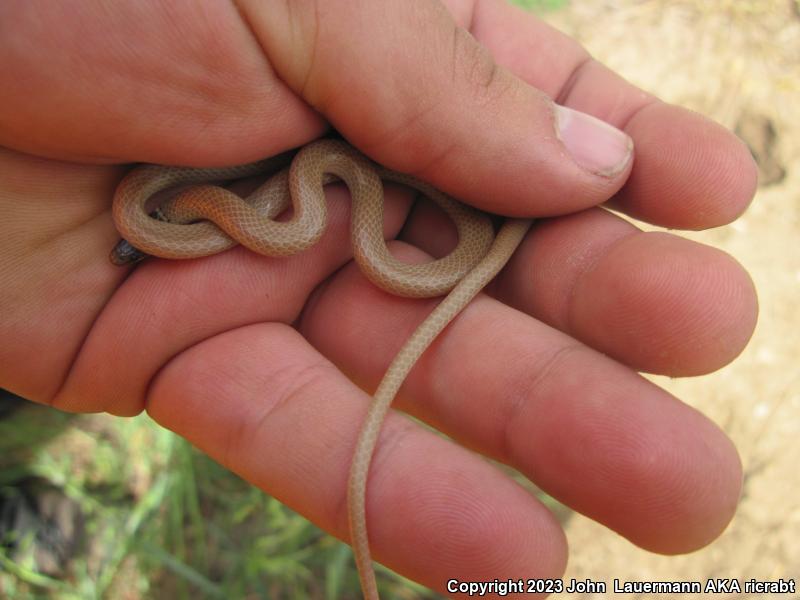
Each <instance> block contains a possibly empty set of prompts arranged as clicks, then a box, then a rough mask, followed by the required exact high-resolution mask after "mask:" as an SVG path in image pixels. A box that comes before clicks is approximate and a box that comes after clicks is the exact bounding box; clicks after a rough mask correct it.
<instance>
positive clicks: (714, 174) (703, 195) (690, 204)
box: [447, 0, 757, 229]
mask: <svg viewBox="0 0 800 600" xmlns="http://www.w3.org/2000/svg"><path fill="white" fill-rule="evenodd" d="M447 4H448V5H449V6H450V8H451V10H452V11H453V12H454V14H455V15H456V18H457V19H458V20H459V22H460V24H461V25H462V26H468V27H469V28H470V30H471V31H472V33H473V34H474V35H475V37H476V38H477V39H478V41H479V42H480V43H482V44H483V45H485V46H486V47H487V48H488V49H489V51H490V52H491V53H492V55H493V56H494V57H495V59H496V60H497V62H498V63H499V64H501V65H503V66H505V67H506V68H508V69H509V70H511V71H512V72H513V73H515V74H516V75H517V76H518V77H520V78H521V79H523V80H524V81H526V82H527V83H529V84H530V85H532V86H534V87H536V88H539V89H541V90H542V91H544V92H545V93H547V94H548V95H549V96H550V97H551V98H554V99H556V101H557V102H559V103H562V104H565V105H567V106H569V107H571V108H574V109H577V110H579V111H582V112H585V113H588V114H591V115H593V116H595V117H597V118H599V119H602V120H603V121H605V122H607V123H610V124H612V125H614V126H615V127H618V128H620V129H623V130H624V131H625V133H627V134H628V135H629V136H630V137H631V138H632V139H633V142H634V146H635V148H636V160H635V164H634V167H633V170H632V171H631V176H630V178H629V179H628V181H627V183H626V184H625V186H624V187H623V188H622V190H621V191H620V193H619V194H617V196H616V197H615V198H614V201H613V205H614V206H615V207H617V208H619V209H620V210H623V211H625V212H626V213H628V214H629V215H631V216H633V217H636V218H638V219H642V220H645V221H649V222H651V223H656V224H659V225H663V226H665V227H675V228H682V229H703V228H706V227H713V226H717V225H722V224H725V223H728V222H730V221H732V220H733V219H735V218H736V217H737V216H738V215H740V214H741V213H742V212H743V211H744V210H745V208H747V205H748V204H749V203H750V201H751V200H752V198H753V195H754V193H755V188H756V178H757V177H756V168H755V163H754V161H753V159H752V157H751V155H750V152H749V151H748V149H747V148H746V146H745V145H744V144H743V143H742V142H741V141H740V140H738V139H737V138H736V137H735V136H734V135H733V134H732V133H730V132H729V131H727V130H726V129H724V128H723V127H721V126H719V125H717V124H716V123H714V122H712V121H711V120H709V119H706V118H704V117H702V116H700V115H698V114H696V113H693V112H691V111H688V110H685V109H682V108H679V107H676V106H670V105H668V104H664V103H662V102H660V101H659V100H658V99H656V98H654V97H653V96H651V95H650V94H647V93H645V92H643V91H642V90H641V89H639V88H637V87H636V86H634V85H631V84H630V83H628V82H627V81H625V80H624V79H623V78H622V77H620V76H619V75H618V74H617V73H615V72H613V71H611V70H610V69H608V68H607V67H605V66H604V65H602V64H600V63H598V62H597V61H595V60H593V59H592V58H591V57H590V56H589V54H588V53H587V52H586V50H585V49H583V48H582V47H581V46H580V45H579V44H578V43H577V42H575V40H573V39H572V38H570V37H568V36H566V35H564V34H563V33H560V32H558V31H556V30H555V29H553V28H552V27H550V26H549V25H547V24H546V23H544V22H542V21H541V20H539V19H537V18H536V17H534V16H533V15H531V14H529V13H527V12H525V11H523V10H521V9H519V8H517V7H515V6H512V5H510V4H509V3H508V2H505V1H504V0H489V1H483V2H461V1H458V0H448V1H447Z"/></svg>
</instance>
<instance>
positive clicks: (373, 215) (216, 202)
mask: <svg viewBox="0 0 800 600" xmlns="http://www.w3.org/2000/svg"><path fill="white" fill-rule="evenodd" d="M283 162H285V158H281V157H277V158H275V159H267V160H264V161H260V162H257V163H251V164H247V165H241V166H236V167H222V168H210V169H201V168H184V167H165V166H160V165H145V166H142V167H139V168H137V169H134V170H133V171H131V173H129V174H128V175H127V176H126V177H125V178H124V179H123V180H122V182H121V183H120V184H119V187H118V188H117V191H116V194H115V196H114V204H113V218H114V223H115V225H116V227H117V229H118V230H119V232H120V234H121V235H122V237H123V238H124V240H125V241H127V244H130V246H133V248H134V249H137V250H138V251H140V252H142V253H145V255H154V256H159V257H162V258H175V259H177V258H196V257H199V256H208V255H210V254H216V253H217V252H221V251H223V250H225V249H227V248H230V247H231V246H234V245H236V244H237V243H238V244H242V245H244V246H246V247H248V248H250V249H251V250H253V251H255V252H258V253H260V254H265V255H268V256H287V255H291V254H295V253H297V252H302V251H303V250H305V249H306V248H308V247H310V246H312V245H313V244H315V243H316V242H317V240H319V238H320V236H321V235H322V233H323V231H324V229H325V226H326V223H327V210H326V204H325V195H324V191H323V186H324V185H325V184H326V183H328V182H331V181H335V180H339V179H340V180H342V181H344V183H345V184H346V185H347V187H348V188H349V190H350V194H351V196H352V202H353V206H352V220H351V237H352V243H353V254H354V257H355V259H356V261H357V262H358V265H359V267H360V268H361V270H362V271H363V272H364V274H365V275H366V276H367V277H368V278H369V279H370V281H372V282H373V283H374V284H375V285H377V286H379V287H380V288H382V289H384V290H386V291H387V292H390V293H392V294H396V295H399V296H406V297H416V298H422V297H433V296H440V295H442V294H445V293H447V292H449V294H448V295H447V297H446V298H445V299H444V300H443V301H442V302H441V303H439V305H438V306H437V307H436V308H435V309H434V310H433V312H431V313H430V314H429V315H428V317H427V318H426V319H425V320H424V321H423V322H422V324H421V325H420V326H419V327H418V328H417V329H416V330H415V331H414V333H413V334H412V335H411V337H410V338H409V339H408V341H406V343H405V344H404V345H403V347H402V348H401V349H400V351H399V352H398V354H397V356H395V358H394V359H393V360H392V363H391V365H390V366H389V368H388V370H387V371H386V374H385V375H384V377H383V380H382V381H381V383H380V385H379V386H378V389H377V390H376V392H375V395H374V398H373V401H372V404H371V405H370V408H369V411H368V413H367V416H366V417H365V419H364V423H363V425H362V428H361V433H360V434H359V438H358V442H357V444H356V449H355V451H354V454H353V461H352V466H351V469H350V479H349V483H348V488H347V492H348V505H349V517H350V536H351V542H352V545H353V551H354V553H355V557H356V565H357V567H358V572H359V577H360V579H361V586H362V590H363V593H364V597H365V598H367V599H368V600H375V599H377V598H378V590H377V585H376V582H375V574H374V571H373V569H372V558H371V556H370V549H369V541H368V538H367V522H366V506H365V501H366V485H367V472H368V470H369V465H370V461H371V459H372V454H373V451H374V449H375V445H376V443H377V441H378V436H379V434H380V429H381V424H382V423H383V420H384V418H385V416H386V413H387V411H388V409H389V406H390V405H391V403H392V400H393V399H394V397H395V395H396V394H397V391H398V389H399V388H400V386H401V385H402V383H403V381H404V380H405V378H406V376H407V375H408V373H409V371H410V370H411V368H412V367H413V366H414V364H415V363H416V361H417V360H418V359H419V357H420V356H421V355H422V353H423V352H424V351H425V349H426V348H427V347H428V346H429V345H430V343H431V342H432V341H433V340H434V339H435V338H436V336H437V335H439V333H440V332H441V331H442V330H443V329H444V328H445V327H446V326H447V324H448V323H449V322H450V321H451V320H452V319H453V318H454V317H455V316H456V315H457V314H458V313H459V312H460V311H461V310H462V309H463V308H464V307H465V306H466V305H467V304H469V302H470V300H472V298H474V297H475V295H476V294H477V293H478V292H479V291H480V290H481V289H482V288H483V287H485V286H486V285H487V284H488V283H489V282H490V281H491V280H492V279H493V278H494V276H495V275H496V274H497V273H498V272H499V271H500V269H502V268H503V266H504V265H505V264H506V262H507V261H508V259H509V258H510V257H511V255H512V254H513V253H514V250H515V249H516V248H517V246H518V245H519V243H520V242H521V241H522V239H523V237H524V236H525V233H526V232H527V231H528V229H529V228H530V226H531V220H529V219H509V220H507V221H506V222H505V223H504V224H503V226H502V227H501V228H500V230H499V231H498V232H497V235H496V236H495V235H494V230H493V228H492V224H491V221H490V220H489V218H488V216H487V215H485V214H483V213H481V212H479V211H477V210H475V209H473V208H471V207H468V206H466V205H464V204H462V203H460V202H458V201H456V200H454V199H452V198H450V197H449V196H447V195H445V194H443V193H441V192H439V191H438V190H436V189H435V188H433V187H432V186H430V185H428V184H426V183H425V182H422V181H420V180H418V179H416V178H414V177H411V176H409V175H404V174H402V173H397V172H394V171H390V170H388V169H385V168H383V167H381V166H379V165H377V164H375V163H373V162H372V161H370V160H369V159H368V158H366V157H365V156H363V155H362V154H361V153H359V152H358V151H357V150H355V149H354V148H352V147H351V146H349V145H348V144H346V143H344V142H341V141H338V140H330V139H325V140H319V141H316V142H313V143H311V144H309V145H307V146H305V147H304V148H303V149H302V150H300V152H299V153H298V154H297V155H296V156H295V157H294V159H293V160H292V163H291V166H290V167H289V168H288V169H284V170H282V171H280V172H278V173H276V174H275V175H273V176H272V177H271V178H270V179H268V180H267V181H266V182H265V183H264V184H262V185H261V186H260V187H259V188H257V189H256V190H255V191H254V192H253V193H252V194H250V195H249V196H248V197H247V198H244V199H243V198H241V197H239V196H237V195H236V194H234V193H233V192H230V191H228V190H226V189H224V188H222V187H218V186H212V185H194V186H193V187H189V188H188V189H186V190H184V191H182V192H180V193H178V194H177V195H176V196H175V197H174V198H172V199H170V200H168V201H167V202H165V203H164V204H162V206H161V207H160V208H159V214H160V218H158V219H157V218H153V217H152V216H150V215H149V214H148V212H147V204H148V201H149V200H150V198H151V197H152V196H153V195H154V194H156V193H157V192H160V191H161V190H165V189H168V188H172V187H175V186H180V185H186V184H205V183H207V182H212V181H221V180H230V179H237V178H241V177H247V176H250V175H256V174H258V173H262V172H268V171H272V170H274V169H275V167H276V165H280V164H281V163H283ZM381 180H387V181H394V182H397V183H402V184H405V185H408V186H411V187H413V188H416V189H417V190H419V191H420V192H422V193H423V194H424V195H426V196H427V197H429V198H430V199H432V200H433V201H434V202H435V203H436V204H437V205H439V206H440V207H441V208H442V209H443V210H444V211H445V212H446V213H447V214H448V216H449V217H450V218H451V219H452V220H453V222H454V223H455V225H456V228H457V230H458V244H457V246H456V248H455V249H453V251H452V252H450V254H448V255H447V256H445V257H443V258H440V259H436V260H433V261H431V262H428V263H424V264H414V265H411V264H406V263H402V262H400V261H398V260H397V259H395V258H394V257H393V256H392V255H391V254H390V253H389V251H388V249H387V247H386V242H385V240H384V239H383V185H382V183H381ZM290 204H291V205H292V206H293V211H294V212H293V215H292V217H291V219H289V220H288V221H275V220H274V218H275V217H276V216H277V215H279V214H280V213H281V212H283V211H284V210H285V209H286V208H288V206H289V205H290ZM130 246H126V245H125V244H124V243H121V244H118V245H117V247H116V248H115V249H114V250H113V251H112V254H111V260H112V262H114V263H115V264H125V263H128V262H132V261H133V260H137V259H138V258H139V257H141V256H142V255H141V254H137V253H136V252H133V254H127V253H126V252H128V251H129V250H130ZM126 248H127V249H128V250H126Z"/></svg>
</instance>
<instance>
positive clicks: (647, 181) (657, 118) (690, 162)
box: [613, 102, 758, 229]
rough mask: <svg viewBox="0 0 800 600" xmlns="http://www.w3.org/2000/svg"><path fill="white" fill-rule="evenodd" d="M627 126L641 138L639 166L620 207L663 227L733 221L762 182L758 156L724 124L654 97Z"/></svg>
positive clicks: (621, 194) (616, 202)
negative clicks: (756, 161) (758, 168)
mask: <svg viewBox="0 0 800 600" xmlns="http://www.w3.org/2000/svg"><path fill="white" fill-rule="evenodd" d="M625 130H626V131H627V133H628V134H629V135H630V136H631V137H632V138H633V139H634V140H635V142H636V166H635V168H634V169H633V171H632V173H631V176H630V178H629V179H628V182H627V183H626V185H625V187H624V188H623V189H622V190H620V192H619V194H618V195H617V197H616V198H615V199H614V201H613V205H614V206H615V207H619V208H620V209H621V210H623V211H624V212H626V213H627V214H629V215H631V216H632V217H635V218H637V219H641V220H643V221H647V222H650V223H655V224H658V225H661V226H664V227H670V228H676V229H706V228H709V227H716V226H719V225H724V224H726V223H730V222H731V221H733V220H735V219H736V218H737V217H739V216H740V215H741V214H742V213H743V212H744V211H745V210H746V209H747V207H748V206H749V204H750V202H751V200H752V199H753V196H754V195H755V190H756V186H757V183H758V172H757V169H756V165H755V161H754V160H753V157H752V155H751V154H750V151H749V150H748V148H747V146H746V145H745V144H744V143H743V142H742V141H741V140H739V139H738V138H737V137H736V136H735V135H733V133H731V132H730V131H728V130H727V129H725V128H724V127H723V126H722V125H719V124H717V123H715V122H713V121H711V120H710V119H707V118H706V117H704V116H702V115H700V114H698V113H695V112H692V111H689V110H687V109H684V108H680V107H677V106H672V105H669V104H665V103H662V102H652V103H650V104H647V105H645V106H644V107H643V108H642V109H641V110H639V111H638V112H637V113H636V114H635V115H634V116H633V117H632V118H631V119H630V121H629V122H628V124H627V126H626V127H625Z"/></svg>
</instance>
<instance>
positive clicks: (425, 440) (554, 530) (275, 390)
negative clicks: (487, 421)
mask: <svg viewBox="0 0 800 600" xmlns="http://www.w3.org/2000/svg"><path fill="white" fill-rule="evenodd" d="M368 403H369V398H368V397H367V396H366V395H365V394H364V393H363V392H362V391H360V390H358V389H357V388H356V387H355V386H353V384H352V383H350V382H349V381H348V380H347V379H345V378H344V377H343V376H342V375H341V373H339V372H338V371H337V370H336V369H335V368H334V367H333V365H331V364H330V363H329V362H328V361H326V360H325V359H324V358H322V357H321V356H320V355H319V354H318V353H317V352H316V351H315V350H314V349H313V348H311V347H310V346H309V345H308V343H307V342H306V341H305V340H304V339H303V338H302V337H301V336H300V335H299V334H298V333H297V332H296V331H294V330H293V329H291V328H289V327H287V326H284V325H280V324H263V325H250V326H246V327H242V328H239V329H236V330H233V331H230V332H227V333H224V334H221V335H218V336H215V337H212V338H210V339H207V340H205V341H203V342H201V343H199V344H197V345H196V346H194V347H192V348H190V349H188V350H186V351H184V352H183V353H182V354H180V355H179V356H177V357H176V358H175V359H174V360H172V361H170V362H169V363H168V364H167V365H166V366H165V368H164V370H163V371H162V372H161V373H160V374H159V375H158V377H157V378H156V380H155V381H154V383H153V386H152V388H151V390H150V393H149V395H148V411H149V413H150V414H151V416H153V418H154V419H156V420H157V421H158V422H159V423H161V424H162V425H164V426H165V427H168V428H170V429H172V430H173V431H176V432H177V433H179V434H180V435H182V436H184V437H186V438H187V439H189V440H190V441H191V442H193V443H194V444H196V445H197V446H198V447H199V448H200V449H202V450H203V451H205V452H207V453H208V454H209V455H210V456H212V457H213V458H215V459H216V460H218V461H220V462H221V463H222V464H223V465H225V466H226V467H228V468H230V469H231V470H233V471H235V472H236V473H238V474H240V475H241V476H242V477H244V478H245V479H247V480H248V481H250V482H252V483H254V484H256V485H258V486H259V487H261V488H262V489H264V490H265V491H267V492H268V493H270V494H271V495H273V496H275V497H276V498H278V499H279V500H281V501H282V502H284V503H286V504H287V505H289V506H291V507H292V508H294V509H295V510H297V511H298V512H299V513H301V514H303V515H305V516H306V517H308V518H309V519H311V520H312V521H314V522H315V523H317V524H318V525H320V526H321V527H322V528H324V529H326V530H328V531H330V532H331V533H333V534H334V535H336V536H338V537H340V538H342V539H346V538H347V511H346V482H347V474H348V470H349V466H350V460H351V457H352V452H353V449H354V440H355V439H356V437H357V432H358V429H359V427H360V422H361V419H362V418H363V416H364V413H365V411H366V408H367V404H368ZM367 516H368V523H369V535H370V541H371V546H372V549H373V551H374V555H375V557H376V559H377V560H379V561H381V562H383V563H384V564H386V565H387V566H389V567H391V568H393V569H395V570H397V571H398V572H400V573H402V574H403V575H405V576H407V577H410V578H412V579H414V580H417V581H420V582H422V583H424V584H425V585H427V586H430V587H432V588H434V589H437V590H438V591H440V592H444V591H446V590H445V582H446V581H447V580H448V579H452V578H457V579H462V580H483V579H486V580H490V581H491V580H493V579H494V578H496V577H497V578H500V579H501V580H502V579H505V578H511V577H515V578H516V577H518V576H519V575H518V573H523V572H524V573H526V577H558V576H560V575H561V573H562V572H563V570H564V565H565V562H566V546H565V540H564V537H563V533H562V532H561V529H560V528H559V526H558V524H557V523H556V522H555V520H554V519H553V517H552V516H551V515H550V513H549V512H548V511H547V510H546V509H545V508H544V507H543V506H542V505H541V504H539V503H538V501H536V500H535V498H534V497H533V496H531V495H530V494H529V493H527V492H526V491H524V490H523V489H522V488H521V487H519V486H518V485H517V484H515V483H514V482H513V481H511V480H509V479H508V478H507V477H506V476H505V475H503V474H501V473H500V472H499V471H498V470H496V469H495V468H493V467H491V466H490V465H488V464H487V463H486V462H485V461H483V460H481V459H480V458H478V457H476V456H475V455H473V454H471V453H469V452H467V451H465V450H464V449H462V448H460V447H458V446H456V445H455V444H452V443H451V442H449V441H446V440H444V439H442V438H440V437H438V436H435V435H433V434H432V433H430V432H428V431H425V430H423V429H422V428H421V427H419V426H418V425H416V424H413V423H411V422H409V421H408V420H406V419H404V418H402V417H400V416H398V415H391V416H390V417H389V419H388V420H387V422H386V426H385V428H384V429H383V432H382V434H381V439H380V443H379V446H378V449H377V452H376V455H375V459H374V461H373V465H372V468H371V473H370V479H369V483H368V492H367ZM515 574H517V575H515Z"/></svg>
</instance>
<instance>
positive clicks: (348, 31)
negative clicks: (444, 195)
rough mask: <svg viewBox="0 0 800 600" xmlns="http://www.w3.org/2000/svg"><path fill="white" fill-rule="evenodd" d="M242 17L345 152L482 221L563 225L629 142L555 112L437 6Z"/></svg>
mask: <svg viewBox="0 0 800 600" xmlns="http://www.w3.org/2000/svg"><path fill="white" fill-rule="evenodd" d="M241 6H242V10H243V13H244V14H245V16H246V18H247V19H248V22H249V23H250V24H251V25H252V27H253V31H254V33H255V35H256V36H257V37H258V39H259V41H260V43H261V44H262V46H263V47H264V50H265V52H266V53H267V55H268V56H269V59H270V62H271V63H272V64H273V65H274V67H275V69H276V72H277V73H278V74H279V75H280V77H281V78H282V79H283V80H284V81H286V82H287V84H288V85H289V86H290V87H291V89H292V90H294V91H295V93H297V94H298V95H299V96H301V97H303V98H304V99H305V100H306V101H307V102H309V103H310V104H311V105H312V106H313V107H314V108H316V109H317V110H318V111H319V112H320V113H322V114H324V115H325V116H326V118H327V119H328V120H329V121H330V122H331V123H332V124H333V125H334V126H335V127H336V128H337V130H339V131H340V132H342V133H343V134H344V136H345V137H347V138H348V140H350V141H351V142H353V143H354V144H355V145H356V146H358V147H359V148H360V149H361V150H363V151H364V152H366V153H367V154H369V155H370V156H371V157H373V158H375V159H376V160H378V161H379V162H381V163H383V164H385V165H386V166H388V167H390V168H394V169H396V170H399V171H403V172H406V173H412V174H415V175H418V176H420V177H422V178H423V179H426V180H428V181H430V182H431V183H433V184H435V185H437V186H438V187H440V188H441V189H443V190H445V191H448V192H450V193H452V194H453V195H455V196H457V197H459V198H463V199H465V200H467V201H469V202H471V203H474V204H475V205H477V206H479V207H481V208H484V209H487V210H490V211H493V212H501V213H505V214H515V215H520V214H532V213H535V214H559V213H563V212H570V211H573V210H576V209H580V208H585V207H587V206H591V205H593V204H597V203H599V202H602V201H604V200H606V199H608V198H609V197H610V196H611V195H613V194H614V193H615V192H616V191H617V190H618V189H619V188H620V186H621V185H622V183H623V181H624V179H625V177H626V176H627V174H628V170H629V168H630V164H631V157H632V148H631V145H630V140H629V139H628V137H627V136H625V135H624V134H622V133H621V132H619V131H618V130H616V129H615V128H613V127H610V126H609V125H607V124H606V123H603V122H602V121H599V120H596V119H593V118H590V117H588V116H587V115H584V114H581V113H577V112H574V111H570V110H561V109H557V108H556V107H555V106H554V104H553V102H552V100H551V99H550V98H548V97H547V95H546V94H544V93H543V92H541V91H540V90H538V89H536V88H535V87H533V86H531V85H528V84H526V83H525V82H523V81H522V80H521V79H519V78H518V77H516V76H515V75H513V74H512V73H511V72H510V71H508V70H507V69H505V68H503V67H501V66H499V65H498V64H497V63H496V62H495V61H494V60H493V59H492V57H491V55H490V53H488V52H487V51H486V49H485V48H484V47H483V46H481V45H480V44H479V43H478V42H477V41H476V40H475V39H474V38H473V37H472V36H471V35H470V34H469V33H468V32H467V31H466V30H465V29H463V28H461V27H459V26H458V25H457V24H456V22H455V21H454V20H453V18H452V16H451V15H450V14H449V13H448V12H447V11H446V10H445V9H444V8H443V7H442V6H441V5H440V4H439V3H437V2H432V1H430V0H415V1H413V2H402V3H401V2H395V3H375V2H359V1H356V0H350V1H348V2H339V3H336V4H335V5H333V4H330V3H324V2H287V3H283V4H281V5H279V6H273V5H270V6H266V5H265V4H264V3H261V2H242V3H241ZM400 48H402V51H398V49H400Z"/></svg>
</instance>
